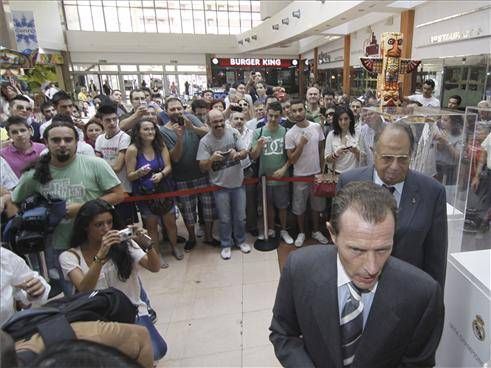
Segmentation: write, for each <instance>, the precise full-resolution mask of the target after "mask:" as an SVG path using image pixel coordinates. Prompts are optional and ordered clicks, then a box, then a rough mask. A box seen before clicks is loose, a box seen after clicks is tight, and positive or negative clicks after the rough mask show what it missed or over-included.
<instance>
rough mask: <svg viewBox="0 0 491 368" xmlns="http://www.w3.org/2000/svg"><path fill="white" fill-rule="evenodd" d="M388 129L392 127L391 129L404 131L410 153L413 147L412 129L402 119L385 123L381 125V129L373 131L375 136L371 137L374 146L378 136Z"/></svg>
mask: <svg viewBox="0 0 491 368" xmlns="http://www.w3.org/2000/svg"><path fill="white" fill-rule="evenodd" d="M388 129H391V130H392V129H393V130H399V131H400V132H403V133H406V135H407V137H408V139H409V153H412V152H413V148H414V134H413V131H412V129H411V127H410V126H409V124H407V123H404V122H402V121H396V122H395V123H389V124H385V125H384V126H383V127H382V129H380V130H378V131H377V132H376V133H375V137H374V139H373V142H374V147H376V146H377V143H378V141H379V139H380V137H381V136H382V135H383V134H384V132H385V131H386V130H388Z"/></svg>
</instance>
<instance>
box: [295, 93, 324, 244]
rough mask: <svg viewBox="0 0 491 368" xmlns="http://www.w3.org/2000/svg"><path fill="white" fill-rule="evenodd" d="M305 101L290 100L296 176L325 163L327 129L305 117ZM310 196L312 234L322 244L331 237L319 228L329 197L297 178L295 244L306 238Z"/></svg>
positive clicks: (318, 169) (313, 171) (312, 172)
mask: <svg viewBox="0 0 491 368" xmlns="http://www.w3.org/2000/svg"><path fill="white" fill-rule="evenodd" d="M305 115H306V111H305V106H304V102H303V101H301V100H293V101H291V104H290V116H291V118H292V120H293V121H295V125H294V126H293V127H292V128H291V129H290V130H288V132H287V133H286V135H285V149H286V151H287V154H288V159H289V160H290V163H291V164H293V176H295V177H305V178H311V177H313V176H314V175H315V174H319V173H320V172H321V168H322V167H323V165H324V157H322V153H323V152H324V140H325V137H324V132H323V131H322V127H321V126H320V125H319V124H316V123H313V122H310V121H308V120H306V119H305ZM309 199H310V208H311V210H312V213H311V214H312V238H314V239H315V240H317V241H319V242H320V243H322V244H327V242H328V240H327V239H326V237H325V236H324V235H323V234H322V233H321V232H320V231H319V214H320V212H322V211H324V209H325V207H326V199H325V198H322V197H316V196H314V195H313V194H312V183H305V182H294V183H293V199H292V212H293V213H294V214H295V215H296V216H297V222H298V228H299V231H300V232H299V234H298V236H297V239H296V240H295V246H296V247H301V246H302V245H303V242H304V241H305V230H304V213H305V210H306V208H307V201H308V200H309Z"/></svg>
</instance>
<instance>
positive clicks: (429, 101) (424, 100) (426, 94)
mask: <svg viewBox="0 0 491 368" xmlns="http://www.w3.org/2000/svg"><path fill="white" fill-rule="evenodd" d="M434 89H435V82H434V81H433V80H432V79H427V80H425V82H424V83H423V94H421V95H411V96H408V97H406V98H405V99H406V100H409V101H413V102H418V103H420V104H421V105H422V106H423V107H440V100H439V99H438V98H435V97H433V90H434Z"/></svg>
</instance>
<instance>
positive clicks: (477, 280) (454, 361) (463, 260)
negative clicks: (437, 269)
mask: <svg viewBox="0 0 491 368" xmlns="http://www.w3.org/2000/svg"><path fill="white" fill-rule="evenodd" d="M445 285H446V286H445V327H444V330H443V336H442V339H441V341H440V346H439V348H438V350H437V355H436V363H437V364H436V366H437V367H442V368H443V367H482V366H484V365H485V364H486V363H488V362H489V361H490V360H491V320H490V317H491V316H490V314H491V311H490V310H491V291H490V289H491V250H480V251H474V252H463V253H454V254H450V256H449V257H448V267H447V280H446V283H445Z"/></svg>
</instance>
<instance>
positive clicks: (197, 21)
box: [193, 10, 206, 34]
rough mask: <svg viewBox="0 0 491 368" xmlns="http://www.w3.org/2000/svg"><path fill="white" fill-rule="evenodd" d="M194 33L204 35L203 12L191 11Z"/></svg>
mask: <svg viewBox="0 0 491 368" xmlns="http://www.w3.org/2000/svg"><path fill="white" fill-rule="evenodd" d="M193 20H194V33H196V34H205V33H206V27H205V12H204V11H203V10H193Z"/></svg>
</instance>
